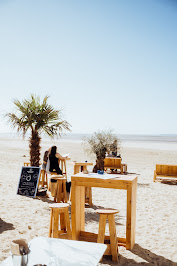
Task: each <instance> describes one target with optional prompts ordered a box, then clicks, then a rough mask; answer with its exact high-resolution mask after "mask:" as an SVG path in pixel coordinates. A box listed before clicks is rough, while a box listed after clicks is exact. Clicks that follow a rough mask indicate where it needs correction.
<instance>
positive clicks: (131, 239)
mask: <svg viewBox="0 0 177 266" xmlns="http://www.w3.org/2000/svg"><path fill="white" fill-rule="evenodd" d="M136 190H137V179H136V180H135V181H134V182H133V183H132V186H131V185H128V186H127V224H126V249H132V248H133V246H134V244H135V226H136V192H137V191H136Z"/></svg>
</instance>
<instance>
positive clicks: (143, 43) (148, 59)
mask: <svg viewBox="0 0 177 266" xmlns="http://www.w3.org/2000/svg"><path fill="white" fill-rule="evenodd" d="M0 90H1V97H0V115H1V120H0V131H1V132H5V131H9V127H8V126H7V125H6V121H5V120H3V119H2V115H3V114H4V113H6V112H10V111H12V110H13V104H12V99H14V98H18V99H23V98H26V97H29V95H30V94H31V93H35V94H36V95H40V96H41V97H43V96H45V95H46V94H47V95H50V103H51V104H53V105H54V106H55V107H56V108H58V109H60V108H63V109H64V111H63V113H64V116H65V118H66V119H67V120H68V121H69V123H70V124H71V125H72V131H73V132H74V133H76V132H78V133H79V132H80V133H92V132H94V131H97V130H103V129H104V130H105V129H110V128H111V129H114V130H115V132H116V133H125V134H177V1H175V0H166V1H165V0H62V1H61V0H30V1H26V0H0Z"/></svg>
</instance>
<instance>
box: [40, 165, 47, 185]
mask: <svg viewBox="0 0 177 266" xmlns="http://www.w3.org/2000/svg"><path fill="white" fill-rule="evenodd" d="M40 185H41V187H44V186H46V187H47V188H48V178H47V172H46V171H45V170H44V169H41V174H40V179H39V184H38V186H40Z"/></svg>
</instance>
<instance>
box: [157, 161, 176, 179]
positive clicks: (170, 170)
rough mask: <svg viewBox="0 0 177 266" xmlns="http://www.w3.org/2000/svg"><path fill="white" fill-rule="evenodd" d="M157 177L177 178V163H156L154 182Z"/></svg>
mask: <svg viewBox="0 0 177 266" xmlns="http://www.w3.org/2000/svg"><path fill="white" fill-rule="evenodd" d="M157 177H168V178H177V165H169V164H156V170H154V179H153V181H154V182H155V181H156V180H157Z"/></svg>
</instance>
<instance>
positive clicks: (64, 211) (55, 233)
mask: <svg viewBox="0 0 177 266" xmlns="http://www.w3.org/2000/svg"><path fill="white" fill-rule="evenodd" d="M49 207H50V209H51V212H50V225H49V237H53V238H65V239H71V238H72V235H71V226H70V219H69V212H68V207H69V204H68V203H53V204H50V205H49ZM59 225H60V230H58V229H59Z"/></svg>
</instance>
